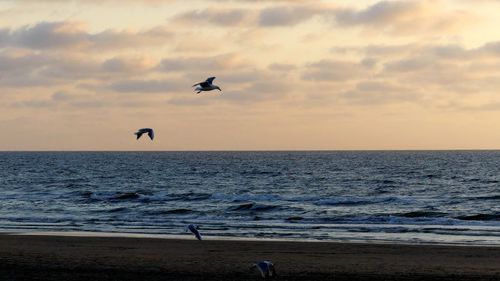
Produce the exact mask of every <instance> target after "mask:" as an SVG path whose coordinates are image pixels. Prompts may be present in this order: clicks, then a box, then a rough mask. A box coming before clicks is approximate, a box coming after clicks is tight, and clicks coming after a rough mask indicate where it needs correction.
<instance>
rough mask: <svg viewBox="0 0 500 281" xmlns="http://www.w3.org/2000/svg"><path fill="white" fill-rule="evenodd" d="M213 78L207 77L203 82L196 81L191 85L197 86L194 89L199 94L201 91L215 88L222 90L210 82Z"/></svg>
mask: <svg viewBox="0 0 500 281" xmlns="http://www.w3.org/2000/svg"><path fill="white" fill-rule="evenodd" d="M214 80H215V77H209V78H207V80H205V81H204V82H200V83H196V84H194V85H193V86H192V87H194V86H198V87H196V88H194V90H195V91H197V92H196V93H197V94H199V93H200V92H202V91H212V90H215V89H217V90H219V91H221V92H222V90H221V89H220V88H219V86H217V85H214V84H212V82H213V81H214Z"/></svg>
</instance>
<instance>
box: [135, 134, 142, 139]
mask: <svg viewBox="0 0 500 281" xmlns="http://www.w3.org/2000/svg"><path fill="white" fill-rule="evenodd" d="M135 134H136V135H137V138H136V140H138V139H139V138H140V137H141V136H142V133H141V132H137V133H135Z"/></svg>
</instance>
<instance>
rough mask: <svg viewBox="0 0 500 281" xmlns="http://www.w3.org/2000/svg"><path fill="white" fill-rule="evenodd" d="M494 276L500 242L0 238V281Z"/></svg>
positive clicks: (498, 271)
mask: <svg viewBox="0 0 500 281" xmlns="http://www.w3.org/2000/svg"><path fill="white" fill-rule="evenodd" d="M263 259H268V260H271V261H273V262H274V263H275V265H276V269H277V273H278V274H279V277H278V278H277V280H336V281H343V280H474V281H477V280H500V247H488V246H481V247H470V246H442V245H400V244H371V243H367V244H363V243H337V242H289V241H222V240H219V241H214V240H207V241H197V240H194V239H193V240H184V239H158V238H135V237H132V238H130V237H70V236H25V235H0V280H261V277H260V275H259V274H258V272H256V271H253V272H252V271H250V270H249V267H250V265H251V264H252V263H254V262H256V261H258V260H263Z"/></svg>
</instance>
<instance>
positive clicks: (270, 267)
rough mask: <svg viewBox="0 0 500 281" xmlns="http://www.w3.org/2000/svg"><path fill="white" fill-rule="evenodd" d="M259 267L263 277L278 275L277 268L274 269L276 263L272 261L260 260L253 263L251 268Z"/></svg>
mask: <svg viewBox="0 0 500 281" xmlns="http://www.w3.org/2000/svg"><path fill="white" fill-rule="evenodd" d="M254 268H257V269H258V270H259V271H260V274H261V275H262V278H264V279H268V278H274V277H276V276H278V275H277V274H276V270H275V269H274V264H273V263H272V262H270V261H260V262H258V263H255V264H253V265H252V266H251V267H250V269H254Z"/></svg>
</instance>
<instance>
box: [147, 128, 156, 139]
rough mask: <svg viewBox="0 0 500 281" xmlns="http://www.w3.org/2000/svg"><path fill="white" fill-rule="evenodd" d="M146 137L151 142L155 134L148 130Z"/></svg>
mask: <svg viewBox="0 0 500 281" xmlns="http://www.w3.org/2000/svg"><path fill="white" fill-rule="evenodd" d="M148 136H149V138H150V139H151V140H153V139H154V138H155V132H154V131H153V130H149V131H148Z"/></svg>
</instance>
